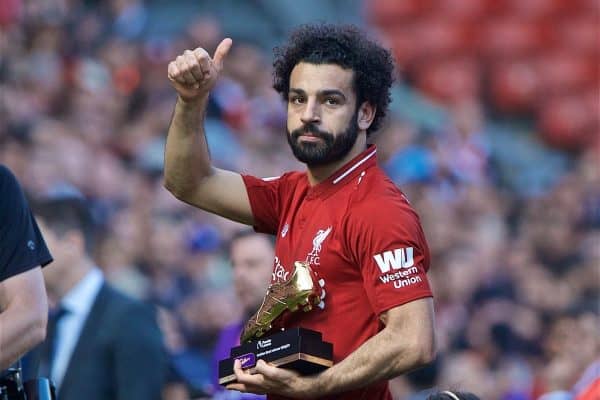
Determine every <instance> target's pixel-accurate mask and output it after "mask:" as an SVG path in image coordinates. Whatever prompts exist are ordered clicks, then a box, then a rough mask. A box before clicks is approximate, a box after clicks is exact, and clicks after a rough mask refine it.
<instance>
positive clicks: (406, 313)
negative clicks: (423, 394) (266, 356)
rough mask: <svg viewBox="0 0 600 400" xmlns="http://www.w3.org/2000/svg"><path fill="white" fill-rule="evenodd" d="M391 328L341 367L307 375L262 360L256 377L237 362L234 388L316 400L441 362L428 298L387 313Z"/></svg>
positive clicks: (376, 336)
mask: <svg viewBox="0 0 600 400" xmlns="http://www.w3.org/2000/svg"><path fill="white" fill-rule="evenodd" d="M382 320H383V322H384V323H385V328H384V329H383V330H381V332H379V333H378V334H377V335H375V336H373V337H372V338H370V339H369V340H367V341H366V342H365V343H363V344H362V345H361V346H360V347H359V348H358V349H356V350H355V351H354V352H353V353H351V354H350V355H349V356H348V357H346V358H345V359H344V360H342V361H341V362H340V363H338V364H336V365H334V366H332V367H331V368H329V369H327V370H325V371H323V372H322V373H320V374H317V375H313V376H308V377H302V376H299V375H298V374H296V373H295V372H292V371H289V370H285V369H282V368H277V367H273V366H270V365H268V364H266V363H265V362H263V361H259V362H258V364H257V367H256V371H257V373H256V374H254V375H251V374H250V373H247V372H245V371H242V370H241V369H240V368H239V366H238V365H237V364H236V366H235V367H234V371H235V373H236V377H237V380H238V382H237V383H235V384H232V385H229V386H228V389H231V390H239V391H249V392H253V393H273V394H282V395H285V396H289V397H295V398H310V397H316V396H325V395H329V394H334V393H339V392H345V391H349V390H353V389H357V388H360V387H364V386H367V385H369V384H371V383H374V382H378V381H381V380H387V379H390V378H393V377H395V376H398V375H400V374H403V373H406V372H408V371H411V370H413V369H416V368H419V367H422V366H424V365H426V364H428V363H430V362H431V361H433V359H434V358H435V338H434V311H433V299H432V298H431V297H426V298H422V299H418V300H414V301H411V302H409V303H406V304H403V305H400V306H397V307H394V308H392V309H390V310H388V311H386V312H384V313H383V314H382Z"/></svg>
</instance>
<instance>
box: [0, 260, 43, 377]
mask: <svg viewBox="0 0 600 400" xmlns="http://www.w3.org/2000/svg"><path fill="white" fill-rule="evenodd" d="M47 318H48V305H47V300H46V289H45V287H44V278H43V276H42V270H41V268H39V267H38V268H34V269H30V270H29V271H25V272H22V273H20V274H18V275H15V276H12V277H10V278H8V279H6V280H5V281H4V282H0V371H2V370H3V369H5V368H8V367H9V366H10V365H11V364H12V363H14V362H15V361H17V360H18V359H19V357H20V356H22V355H23V354H25V353H26V352H27V351H28V350H30V349H31V348H33V347H34V346H35V345H37V344H38V343H40V342H41V341H42V340H44V338H45V337H46V322H47Z"/></svg>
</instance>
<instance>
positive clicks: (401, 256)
mask: <svg viewBox="0 0 600 400" xmlns="http://www.w3.org/2000/svg"><path fill="white" fill-rule="evenodd" d="M373 258H374V259H375V262H377V266H378V267H379V269H380V270H381V273H382V274H385V273H386V272H390V269H401V268H410V267H412V266H413V265H415V260H414V258H413V248H412V247H407V248H400V249H396V250H390V251H384V252H383V253H380V254H375V255H374V256H373Z"/></svg>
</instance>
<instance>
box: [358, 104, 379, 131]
mask: <svg viewBox="0 0 600 400" xmlns="http://www.w3.org/2000/svg"><path fill="white" fill-rule="evenodd" d="M375 112H377V109H376V107H375V106H374V105H372V104H371V103H369V102H367V101H365V102H364V103H362V104H361V105H360V107H359V108H358V113H357V114H358V115H357V121H356V123H357V124H358V129H360V130H361V131H366V130H367V129H369V127H370V126H371V124H372V123H373V119H375Z"/></svg>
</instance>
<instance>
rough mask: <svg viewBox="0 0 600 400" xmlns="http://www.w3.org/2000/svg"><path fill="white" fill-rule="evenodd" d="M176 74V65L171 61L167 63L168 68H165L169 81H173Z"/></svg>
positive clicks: (177, 70) (177, 69) (177, 71)
mask: <svg viewBox="0 0 600 400" xmlns="http://www.w3.org/2000/svg"><path fill="white" fill-rule="evenodd" d="M178 73H179V68H177V64H175V61H171V62H170V63H169V67H168V68H167V76H168V77H169V79H170V80H172V81H174V80H175V78H176V77H177V74H178Z"/></svg>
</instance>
